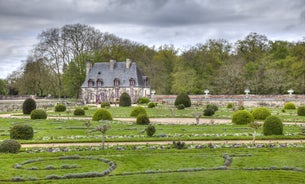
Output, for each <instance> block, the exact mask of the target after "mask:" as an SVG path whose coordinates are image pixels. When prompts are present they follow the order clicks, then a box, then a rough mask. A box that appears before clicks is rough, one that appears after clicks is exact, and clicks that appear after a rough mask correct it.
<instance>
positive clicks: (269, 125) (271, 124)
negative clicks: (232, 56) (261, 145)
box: [263, 116, 283, 135]
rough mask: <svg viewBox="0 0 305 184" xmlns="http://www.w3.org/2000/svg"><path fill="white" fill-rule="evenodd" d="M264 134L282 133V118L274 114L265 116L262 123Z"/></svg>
mask: <svg viewBox="0 0 305 184" xmlns="http://www.w3.org/2000/svg"><path fill="white" fill-rule="evenodd" d="M263 133H264V135H283V123H282V120H281V119H280V118H278V117H276V116H269V117H267V118H266V120H265V122H264V125H263Z"/></svg>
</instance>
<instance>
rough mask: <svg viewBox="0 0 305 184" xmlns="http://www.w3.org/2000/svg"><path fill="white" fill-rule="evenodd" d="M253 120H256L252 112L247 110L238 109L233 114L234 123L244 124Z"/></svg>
mask: <svg viewBox="0 0 305 184" xmlns="http://www.w3.org/2000/svg"><path fill="white" fill-rule="evenodd" d="M251 122H254V117H253V115H252V114H251V113H250V112H248V111H246V110H238V111H236V112H234V114H233V116H232V123H234V124H237V125H244V124H248V123H251Z"/></svg>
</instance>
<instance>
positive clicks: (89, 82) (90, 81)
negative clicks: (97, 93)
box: [88, 79, 94, 88]
mask: <svg viewBox="0 0 305 184" xmlns="http://www.w3.org/2000/svg"><path fill="white" fill-rule="evenodd" d="M93 86H94V81H93V80H92V79H89V80H88V87H89V88H90V87H93Z"/></svg>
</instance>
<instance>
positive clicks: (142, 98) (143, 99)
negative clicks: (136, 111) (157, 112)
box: [138, 97, 149, 104]
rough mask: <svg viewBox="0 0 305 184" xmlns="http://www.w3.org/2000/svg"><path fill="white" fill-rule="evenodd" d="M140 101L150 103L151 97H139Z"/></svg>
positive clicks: (140, 102)
mask: <svg viewBox="0 0 305 184" xmlns="http://www.w3.org/2000/svg"><path fill="white" fill-rule="evenodd" d="M138 103H139V104H147V103H149V98H146V97H141V98H139V100H138Z"/></svg>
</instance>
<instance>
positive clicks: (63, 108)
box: [55, 104, 67, 112]
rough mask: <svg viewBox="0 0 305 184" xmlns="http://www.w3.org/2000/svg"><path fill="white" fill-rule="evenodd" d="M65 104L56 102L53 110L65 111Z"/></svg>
mask: <svg viewBox="0 0 305 184" xmlns="http://www.w3.org/2000/svg"><path fill="white" fill-rule="evenodd" d="M66 109H67V108H66V106H65V105H64V104H57V105H56V106H55V112H65V111H66Z"/></svg>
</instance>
